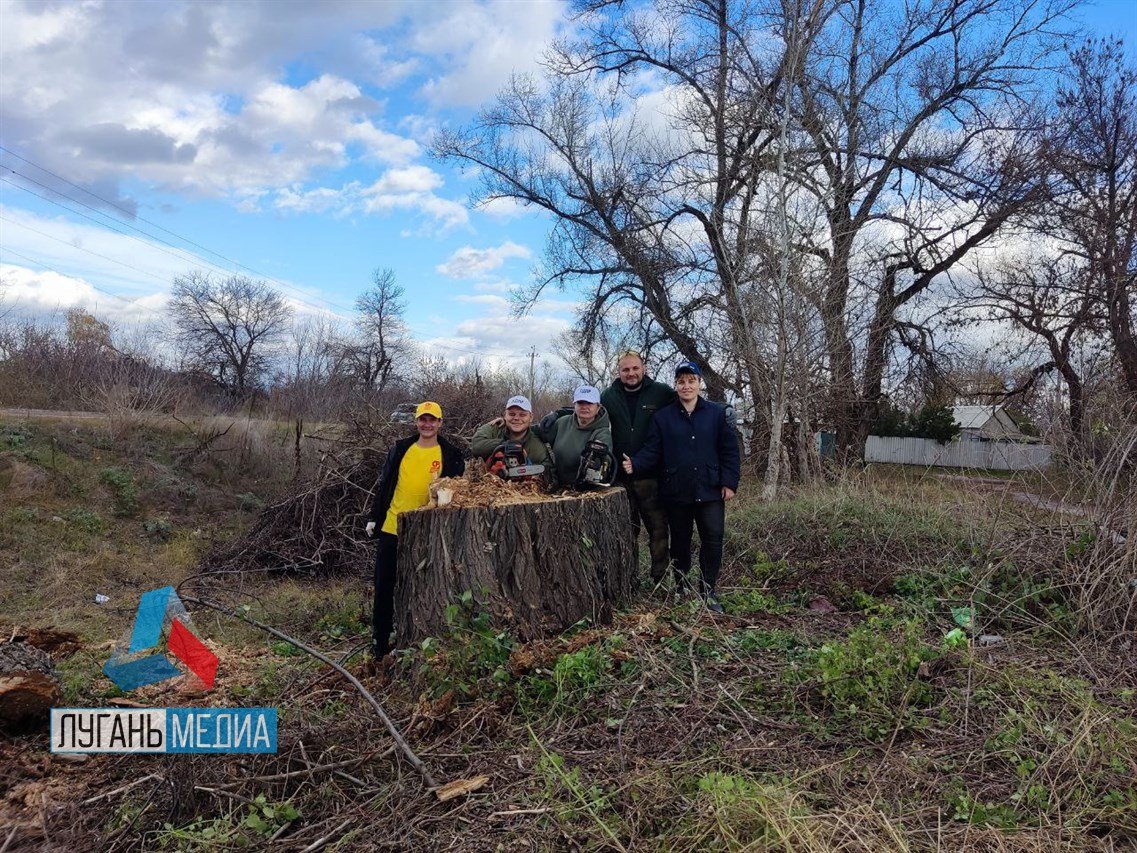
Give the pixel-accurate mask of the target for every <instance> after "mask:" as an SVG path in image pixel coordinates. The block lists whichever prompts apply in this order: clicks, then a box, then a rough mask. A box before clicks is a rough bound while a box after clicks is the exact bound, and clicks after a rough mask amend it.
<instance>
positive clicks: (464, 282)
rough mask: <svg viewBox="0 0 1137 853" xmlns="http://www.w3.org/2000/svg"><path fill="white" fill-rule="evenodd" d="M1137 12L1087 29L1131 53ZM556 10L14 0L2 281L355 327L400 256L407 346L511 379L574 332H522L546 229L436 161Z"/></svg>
mask: <svg viewBox="0 0 1137 853" xmlns="http://www.w3.org/2000/svg"><path fill="white" fill-rule="evenodd" d="M1135 8H1137V2H1134V0H1100V2H1098V3H1096V4H1093V5H1089V4H1087V5H1086V6H1084V7H1083V8H1082V9H1081V11H1080V12H1079V16H1080V17H1081V19H1082V20H1083V21H1084V23H1085V26H1086V27H1087V28H1088V29H1089V30H1091V31H1095V32H1103V33H1104V32H1112V33H1117V34H1120V35H1123V36H1125V37H1126V39H1127V41H1129V42H1130V43H1131V44H1133V43H1135V42H1137V11H1134V10H1135ZM565 11H566V7H565V4H564V3H562V2H559V0H513V2H510V0H491V2H424V1H423V0H420V2H396V1H395V0H391V2H347V0H326V2H322V3H319V4H317V3H310V2H300V0H274V1H273V2H253V0H248V2H241V3H235V2H208V0H198V2H192V3H185V2H145V0H139V1H138V2H113V0H105V2H97V0H96V2H86V3H31V2H23V0H16V2H13V0H0V146H2V148H3V150H0V166H3V167H4V168H3V170H2V171H0V276H2V280H3V282H4V283H5V285H6V286H7V289H6V294H5V297H4V298H5V299H6V301H7V302H8V303H9V304H11V303H13V302H15V303H16V304H17V305H18V306H19V307H21V308H24V309H27V310H32V311H37V312H42V311H48V310H53V309H60V308H67V307H71V306H73V305H83V306H85V307H87V308H89V309H92V310H95V311H96V312H97V313H98V314H99V315H100V316H104V317H106V318H107V319H110V320H112V321H114V322H115V323H118V324H123V325H128V324H131V323H138V322H144V321H146V320H147V319H148V318H156V317H157V316H159V315H160V313H161V309H162V305H163V303H164V300H165V293H166V292H167V291H168V289H169V286H170V280H171V279H172V278H173V276H174V275H177V274H179V273H183V272H187V271H189V270H190V269H194V268H200V269H213V270H214V271H218V272H224V271H228V272H232V271H240V272H245V273H248V274H250V275H253V276H255V277H263V278H266V279H269V280H270V281H272V282H274V283H276V284H277V285H278V286H280V287H282V288H283V289H285V292H286V293H287V294H288V295H289V296H290V297H292V298H293V299H294V300H295V304H296V307H297V309H298V310H299V311H301V312H316V311H330V312H333V313H336V314H339V315H342V316H348V315H349V314H350V310H351V304H352V301H353V299H354V298H355V296H356V295H357V294H358V293H359V292H360V291H361V290H362V289H363V288H364V287H365V286H366V285H367V283H368V281H369V279H370V275H371V271H372V270H373V269H375V268H376V267H380V266H390V267H392V268H393V269H394V270H395V271H396V274H397V277H398V281H399V283H400V284H402V285H403V286H404V287H405V288H406V291H407V294H408V302H409V311H408V319H409V321H410V325H411V328H412V331H413V332H414V334H415V337H416V338H417V339H418V340H419V341H421V342H424V343H427V344H428V345H429V347H431V348H432V349H433V351H434V352H436V353H439V354H444V355H447V356H449V357H452V358H465V357H469V356H471V355H473V354H479V355H483V356H488V357H491V358H493V360H494V361H500V362H502V363H505V364H508V365H510V366H514V367H521V366H522V365H523V364H527V360H526V359H525V354H526V353H527V352H528V350H529V348H530V347H535V348H536V349H537V351H538V352H539V353H542V354H543V355H549V354H551V351H552V347H551V341H552V338H553V337H554V336H555V335H556V334H557V333H558V332H559V331H561V330H562V329H564V328H566V327H567V326H568V325H569V323H570V322H571V319H572V295H571V294H559V293H550V294H549V298H548V299H546V300H544V301H543V302H542V303H540V304H539V305H538V306H537V307H536V309H535V311H534V312H533V313H532V315H530V316H529V317H527V318H526V319H524V320H517V319H516V318H514V317H512V316H511V314H510V312H509V305H508V295H509V291H510V289H511V288H512V287H514V286H516V285H519V284H525V283H527V282H528V281H529V279H530V276H531V270H532V267H533V264H534V263H535V262H536V261H537V260H538V257H539V255H540V253H541V251H542V248H543V246H544V240H545V231H546V225H547V223H546V222H544V221H543V220H542V219H541V217H539V216H535V215H534V214H532V213H531V212H526V211H520V210H518V209H516V208H513V207H509V206H498V207H497V208H493V209H489V210H473V209H471V208H470V207H469V206H468V205H467V203H466V202H467V196H468V193H469V191H470V189H471V187H472V180H473V177H472V176H470V175H463V174H461V173H458V172H457V171H455V170H454V169H452V168H450V167H449V166H447V165H445V164H441V163H438V162H437V161H434V160H432V159H431V158H430V157H429V156H428V153H427V147H428V145H429V139H430V136H431V133H432V132H433V131H434V130H435V129H437V128H439V127H441V126H445V125H454V124H463V123H465V122H467V121H468V120H469V119H470V118H471V117H472V116H473V114H474V113H475V112H476V110H477V108H478V107H479V106H481V105H483V104H485V103H487V102H488V101H489V100H490V99H491V98H492V97H493V95H494V93H495V92H496V91H497V90H498V89H499V88H500V86H501V85H502V83H503V82H504V81H505V80H506V79H507V77H508V75H509V74H510V73H511V72H513V71H523V72H524V71H533V70H535V69H536V68H537V63H538V60H539V57H540V54H541V51H542V50H543V49H544V47H545V46H546V45H547V44H548V43H549V41H550V40H551V39H552V38H554V37H556V36H557V35H560V34H563V33H564V32H565V28H566V26H567V25H568V24H567V22H566V19H565V17H564V14H565Z"/></svg>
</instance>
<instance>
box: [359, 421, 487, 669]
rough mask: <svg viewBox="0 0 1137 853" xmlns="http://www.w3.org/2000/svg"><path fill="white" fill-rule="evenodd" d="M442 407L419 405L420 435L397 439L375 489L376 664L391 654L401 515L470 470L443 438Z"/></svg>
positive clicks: (372, 522) (372, 531) (370, 532)
mask: <svg viewBox="0 0 1137 853" xmlns="http://www.w3.org/2000/svg"><path fill="white" fill-rule="evenodd" d="M441 428H442V407H441V406H439V405H438V403H432V402H429V401H428V402H425V403H420V404H419V406H418V408H417V409H416V410H415V430H416V432H417V434H416V435H412V436H408V437H407V438H404V439H401V440H399V441H396V442H395V444H394V445H392V447H391V449H390V450H388V451H387V459H386V462H385V463H384V464H383V472H382V473H381V474H380V475H379V482H378V484H377V485H376V487H375V501H374V503H372V505H371V520H370V521H368V522H367V535H368V536H373V535H375V528H376V527H379V528H380V531H379V540H378V542H377V543H376V545H377V547H376V549H375V613H374V617H373V620H372V630H373V634H374V643H375V649H374V654H375V658H376V660H378V659H379V658H381V657H383V655H385V654H387V652H389V651H390V650H391V629H392V627H393V623H394V609H395V579H396V577H397V568H398V562H399V559H398V553H399V552H398V548H399V535H398V534H399V513H402V512H406V511H407V510H411V509H417V508H418V507H420V506H425V505H426V503H427V501H429V500H430V484H431V482H433V481H434V480H436V479H438V478H439V477H460V476H461V475H462V472H463V471H464V470H465V468H466V463H465V460H464V459H463V458H462V452H461V451H460V450H459V449H458V448H457V447H455V446H454V445H453V444H451V443H450V442H448V441H447V440H446V439H445V438H442V437H441V436H440V435H439V434H438V431H439V430H440V429H441Z"/></svg>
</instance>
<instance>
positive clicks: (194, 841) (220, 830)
mask: <svg viewBox="0 0 1137 853" xmlns="http://www.w3.org/2000/svg"><path fill="white" fill-rule="evenodd" d="M299 818H300V811H299V810H298V809H297V808H296V807H295V806H293V805H292V804H291V803H287V802H285V803H272V802H269V801H268V799H267V798H266V797H265V795H264V794H258V795H257V796H256V798H255V799H254V800H253V801H252V802H251V803H249V804H248V805H247V806H245V808H244V809H243V810H237V811H234V812H231V813H230V814H228V815H226V816H225V817H219V818H213V819H209V818H197V819H195V820H193V821H191V822H190V823H188V824H186V825H185V826H182V827H175V826H174V825H173V824H171V823H167V824H165V825H164V826H163V829H162V831H161V832H159V833H158V834H157V842H158V847H159V848H160V849H162V850H167V849H170V848H176V849H178V850H210V849H217V848H218V847H249V846H253V845H255V844H263V843H264V840H265V839H268V838H271V837H272V836H273V835H275V834H276V832H277V831H278V830H279V829H281V828H282V827H284V826H287V825H288V824H290V823H292V822H293V821H296V820H298V819H299Z"/></svg>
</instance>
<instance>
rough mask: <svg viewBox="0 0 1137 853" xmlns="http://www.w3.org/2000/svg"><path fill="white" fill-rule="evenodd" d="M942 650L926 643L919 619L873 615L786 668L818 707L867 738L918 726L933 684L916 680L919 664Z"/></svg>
mask: <svg viewBox="0 0 1137 853" xmlns="http://www.w3.org/2000/svg"><path fill="white" fill-rule="evenodd" d="M938 654H939V653H938V652H937V650H936V649H934V648H933V647H931V646H929V645H928V644H927V643H925V642H924V640H923V637H922V630H921V624H920V622H919V621H918V620H907V621H902V622H897V621H895V620H890V619H886V618H882V617H878V616H874V617H870V618H869V619H868V620H867V621H866V622H864V623H863V624H862V625H859V626H857V627H856V628H854V629H853V630H852V631H850V632H849V635H848V637H846V638H845V639H844V640H842V641H834V642H830V643H826V644H824V645H823V646H821V647H820V648H818V649H811V650H808V651H805V652H804V653H803V654H802V656H801V659H800V662H799V663H798V664H797V665H796V666H794V667H793V668H792V669H791V670H790V671H789V673H788V677H789V678H790V680H791V681H796V682H798V683H801V684H804V685H807V686H808V687H809V688H810V692H811V695H812V697H813V699H814V702H815V704H816V705H817V706H818V708H819V710H821V711H825V712H827V713H829V714H830V715H831V716H832V718H833V719H834V720H835V721H836V722H838V723H840V724H842V725H848V726H851V727H852V728H853V729H854V730H856V731H857V732H858V733H859V734H860V735H861V736H862V737H865V738H867V739H869V740H884V739H885V738H888V737H890V736H891V735H892V733H893V732H894V731H896V730H897V728H915V727H918V725H919V720H918V718H917V717H916V716H915V714H914V713H913V709H914V708H920V707H925V706H927V705H928V703H929V702H930V701H931V699H932V688H931V687H930V686H929V685H928V684H926V683H924V682H922V681H920V680H918V679H917V677H916V675H917V671H918V670H919V668H920V664H921V663H923V662H924V661H927V660H931V659H932V658H934V657H936V656H937V655H938Z"/></svg>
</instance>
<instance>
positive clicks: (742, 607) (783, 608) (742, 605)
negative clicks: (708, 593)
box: [722, 589, 794, 613]
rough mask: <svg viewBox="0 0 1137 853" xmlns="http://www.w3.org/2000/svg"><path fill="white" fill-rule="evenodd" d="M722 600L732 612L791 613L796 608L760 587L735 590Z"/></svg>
mask: <svg viewBox="0 0 1137 853" xmlns="http://www.w3.org/2000/svg"><path fill="white" fill-rule="evenodd" d="M722 602H723V604H724V605H725V606H726V608H727V610H729V611H730V612H731V613H789V612H790V611H792V610H793V609H794V608H793V607H792V605H789V604H783V603H782V602H780V601H778V599H777V598H776V597H775V596H773V595H771V594H770V593H768V592H764V591H763V590H760V589H739V590H734V591H733V592H729V593H727V594H726V595H724V596H723V597H722Z"/></svg>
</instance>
